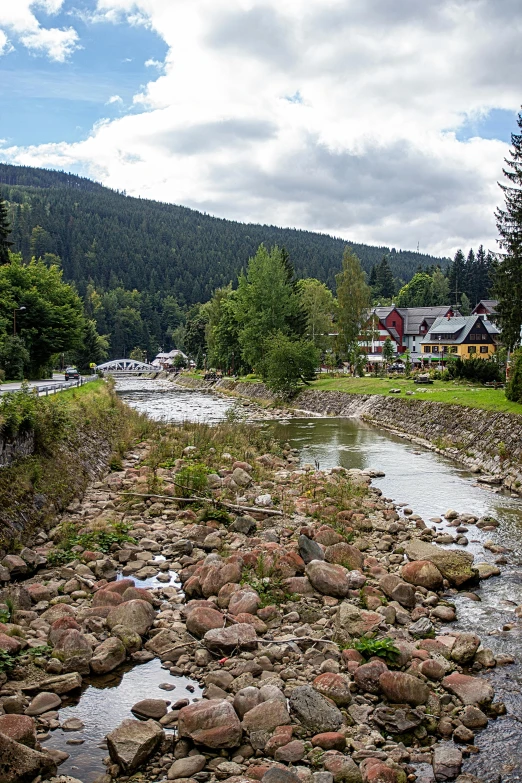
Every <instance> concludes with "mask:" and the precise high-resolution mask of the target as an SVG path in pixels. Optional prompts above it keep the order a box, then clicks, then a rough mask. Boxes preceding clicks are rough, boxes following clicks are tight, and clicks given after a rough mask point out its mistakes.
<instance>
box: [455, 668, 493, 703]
mask: <svg viewBox="0 0 522 783" xmlns="http://www.w3.org/2000/svg"><path fill="white" fill-rule="evenodd" d="M442 687H443V688H445V689H446V690H447V691H449V692H450V693H453V694H454V695H455V696H458V698H459V699H460V700H461V702H462V703H463V704H464V705H466V706H467V705H476V704H489V702H490V701H491V700H492V699H493V696H494V691H493V688H492V686H491V685H490V684H489V682H488V681H487V680H485V679H483V678H479V677H470V676H469V675H467V674H460V673H459V672H453V674H449V675H448V676H447V677H444V679H443V680H442Z"/></svg>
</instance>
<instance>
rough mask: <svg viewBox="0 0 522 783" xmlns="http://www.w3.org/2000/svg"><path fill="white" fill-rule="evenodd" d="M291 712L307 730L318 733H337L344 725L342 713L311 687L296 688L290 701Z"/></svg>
mask: <svg viewBox="0 0 522 783" xmlns="http://www.w3.org/2000/svg"><path fill="white" fill-rule="evenodd" d="M289 703H290V711H291V713H292V714H293V715H295V716H296V717H297V718H298V720H299V722H300V723H301V724H302V725H303V726H305V728H307V729H310V730H311V731H313V732H315V733H316V734H317V733H322V732H325V731H337V729H338V728H339V727H340V726H341V725H342V722H343V716H342V714H341V712H340V711H339V710H338V709H337V707H335V706H334V705H333V704H331V703H330V702H329V701H327V700H326V699H324V698H323V697H322V696H321V695H320V694H319V693H318V692H317V691H316V690H314V689H313V688H312V687H311V686H310V685H301V686H299V687H297V688H294V690H293V691H292V693H291V695H290V699H289Z"/></svg>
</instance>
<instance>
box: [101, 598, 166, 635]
mask: <svg viewBox="0 0 522 783" xmlns="http://www.w3.org/2000/svg"><path fill="white" fill-rule="evenodd" d="M155 616H156V613H155V611H154V609H153V608H152V606H151V605H150V604H149V603H148V601H142V600H139V599H138V600H136V601H128V602H127V603H125V604H121V606H116V607H114V609H111V611H110V612H109V615H108V617H107V625H108V626H109V628H114V626H115V625H123V626H125V628H129V629H130V630H131V631H135V632H136V633H139V635H140V636H144V635H145V634H146V633H147V631H148V630H149V628H150V627H151V625H152V623H153V622H154V617H155Z"/></svg>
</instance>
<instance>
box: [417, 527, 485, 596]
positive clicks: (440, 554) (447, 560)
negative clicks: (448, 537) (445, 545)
mask: <svg viewBox="0 0 522 783" xmlns="http://www.w3.org/2000/svg"><path fill="white" fill-rule="evenodd" d="M404 551H405V552H406V554H407V556H408V558H409V559H410V560H428V561H429V562H430V563H433V565H435V566H436V567H437V568H438V569H439V571H440V572H441V574H442V576H443V577H444V578H445V579H447V580H448V581H449V582H451V583H452V584H453V585H455V586H456V587H460V586H461V585H463V584H465V583H466V582H469V581H470V580H473V579H476V578H477V576H478V571H477V570H476V568H473V565H472V564H473V555H472V554H470V553H468V552H461V551H460V550H456V549H442V547H438V546H434V545H433V544H428V543H426V542H425V541H420V540H419V539H414V540H412V541H408V542H406V544H405V545H404Z"/></svg>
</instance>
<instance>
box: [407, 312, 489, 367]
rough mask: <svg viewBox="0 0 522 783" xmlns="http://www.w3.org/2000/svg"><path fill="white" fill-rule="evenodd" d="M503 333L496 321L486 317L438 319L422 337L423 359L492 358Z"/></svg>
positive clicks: (470, 316) (469, 316) (472, 316)
mask: <svg viewBox="0 0 522 783" xmlns="http://www.w3.org/2000/svg"><path fill="white" fill-rule="evenodd" d="M499 334H500V333H499V330H498V329H497V327H496V326H495V324H492V323H491V321H488V320H487V319H486V318H485V317H484V316H480V315H479V316H478V315H468V316H456V317H454V318H437V320H436V321H435V322H434V323H433V326H432V327H431V329H430V330H429V332H428V333H427V335H426V336H425V338H424V339H423V340H422V343H421V358H422V359H428V360H430V359H431V360H433V359H438V360H439V361H440V360H442V361H444V360H445V359H446V358H448V356H458V357H460V358H461V359H489V358H490V357H491V356H492V355H493V354H494V353H495V351H496V350H497V343H498V338H499Z"/></svg>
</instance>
